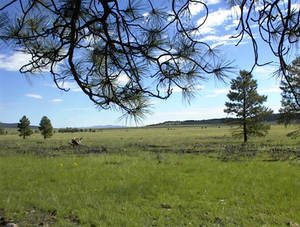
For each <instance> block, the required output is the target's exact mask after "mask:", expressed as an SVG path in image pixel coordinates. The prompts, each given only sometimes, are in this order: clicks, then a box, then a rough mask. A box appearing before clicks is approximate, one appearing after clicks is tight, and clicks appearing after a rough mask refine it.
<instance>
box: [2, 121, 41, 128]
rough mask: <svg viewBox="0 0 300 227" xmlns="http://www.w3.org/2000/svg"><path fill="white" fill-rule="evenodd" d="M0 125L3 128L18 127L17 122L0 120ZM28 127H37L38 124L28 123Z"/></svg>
mask: <svg viewBox="0 0 300 227" xmlns="http://www.w3.org/2000/svg"><path fill="white" fill-rule="evenodd" d="M0 125H1V126H2V127H3V128H18V123H2V122H0ZM30 128H32V129H38V128H39V126H36V125H30Z"/></svg>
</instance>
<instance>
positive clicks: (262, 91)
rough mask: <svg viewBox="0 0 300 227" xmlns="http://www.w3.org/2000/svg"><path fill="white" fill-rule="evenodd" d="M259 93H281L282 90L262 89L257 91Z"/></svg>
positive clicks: (273, 88)
mask: <svg viewBox="0 0 300 227" xmlns="http://www.w3.org/2000/svg"><path fill="white" fill-rule="evenodd" d="M257 92H258V93H261V94H264V93H281V89H280V88H279V87H272V88H267V89H260V90H258V91H257Z"/></svg>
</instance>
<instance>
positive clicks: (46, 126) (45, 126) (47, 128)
mask: <svg viewBox="0 0 300 227" xmlns="http://www.w3.org/2000/svg"><path fill="white" fill-rule="evenodd" d="M39 130H40V131H41V134H42V135H43V136H44V139H46V138H50V137H51V136H52V135H53V127H52V125H51V121H50V120H49V118H48V117H46V116H44V117H43V118H42V119H41V122H40V127H39Z"/></svg>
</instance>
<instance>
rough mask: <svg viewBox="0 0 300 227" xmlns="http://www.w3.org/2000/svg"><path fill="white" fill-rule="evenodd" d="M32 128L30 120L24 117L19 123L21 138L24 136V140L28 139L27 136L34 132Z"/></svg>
mask: <svg viewBox="0 0 300 227" xmlns="http://www.w3.org/2000/svg"><path fill="white" fill-rule="evenodd" d="M29 126H30V121H29V119H28V118H27V117H26V116H25V115H24V116H23V117H22V118H21V119H20V121H19V123H18V128H19V129H18V131H19V133H20V134H19V136H22V137H23V139H25V138H26V136H30V135H31V134H32V133H33V132H32V130H31V128H30V127H29Z"/></svg>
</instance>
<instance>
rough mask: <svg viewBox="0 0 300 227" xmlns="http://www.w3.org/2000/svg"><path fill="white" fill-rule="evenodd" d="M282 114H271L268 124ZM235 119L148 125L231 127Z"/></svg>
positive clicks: (166, 122)
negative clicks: (224, 125)
mask: <svg viewBox="0 0 300 227" xmlns="http://www.w3.org/2000/svg"><path fill="white" fill-rule="evenodd" d="M279 116H280V114H271V115H270V116H268V117H266V119H265V121H266V122H270V123H271V122H274V123H275V122H276V121H277V120H278V118H279ZM298 119H300V116H299V117H298ZM235 123H236V119H235V118H215V119H209V120H186V121H165V122H163V123H158V124H153V125H148V126H168V125H178V126H183V125H223V124H226V125H230V124H235Z"/></svg>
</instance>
